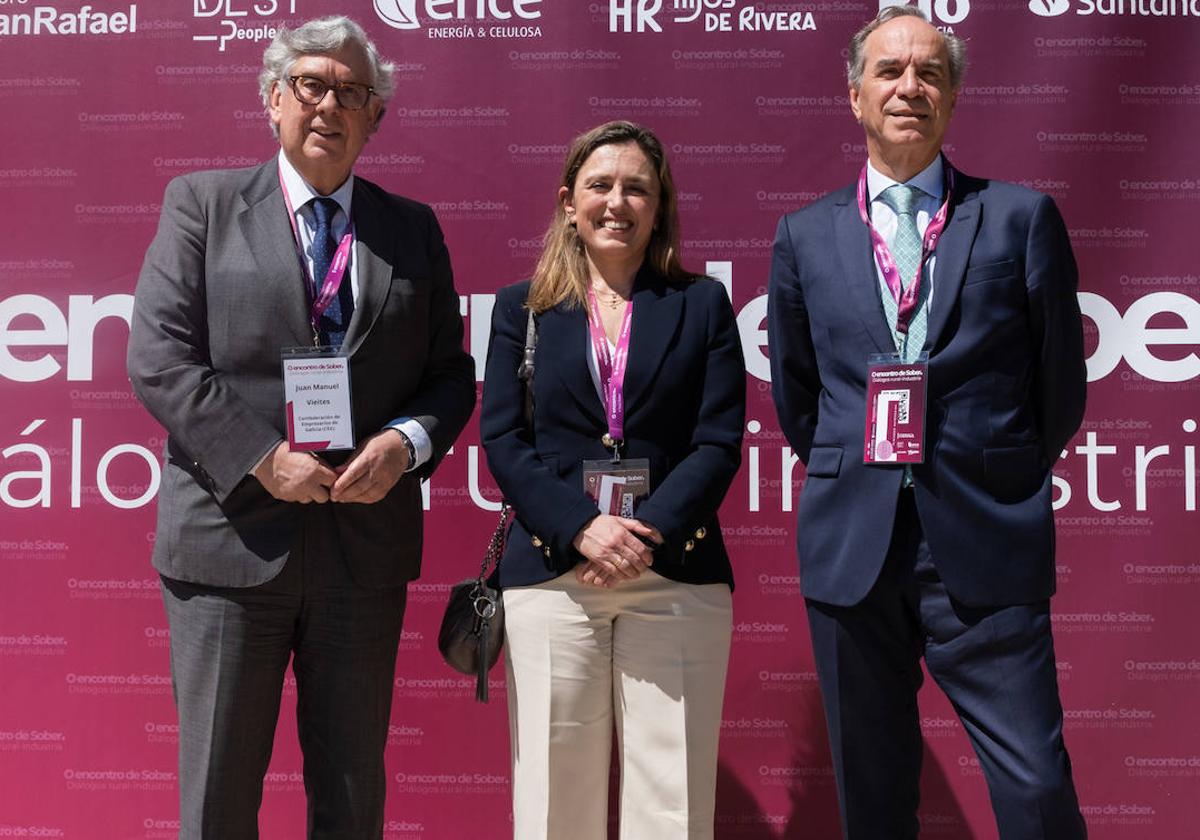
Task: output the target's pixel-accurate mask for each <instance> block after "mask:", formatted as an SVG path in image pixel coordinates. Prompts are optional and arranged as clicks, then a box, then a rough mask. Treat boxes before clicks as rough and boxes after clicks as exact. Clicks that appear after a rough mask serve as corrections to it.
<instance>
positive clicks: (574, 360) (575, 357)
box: [535, 304, 605, 425]
mask: <svg viewBox="0 0 1200 840" xmlns="http://www.w3.org/2000/svg"><path fill="white" fill-rule="evenodd" d="M587 341H588V330H587V313H586V311H585V310H583V309H581V308H574V309H572V308H569V307H567V305H566V304H559V305H558V306H556V307H554V309H551V310H549V311H548V312H545V313H543V314H542V315H540V316H539V317H538V344H537V356H538V358H537V361H536V365H537V371H538V373H540V372H541V371H543V370H553V371H554V372H555V373H556V374H557V376H558V378H559V379H560V380H561V381H562V384H563V387H565V388H566V389H567V391H568V392H569V393H570V394H571V396H573V397H574V398H575V401H576V402H578V403H579V406H580V407H581V408H582V409H583V410H584V411H585V412H586V413H587V415H588V416H589V417H590V418H592V419H594V420H595V421H596V423H598V424H601V425H603V424H604V423H605V420H604V404H603V403H601V402H600V395H599V394H597V393H596V388H595V387H594V385H593V384H592V374H591V372H590V371H589V370H588V363H587ZM543 359H544V360H546V361H545V362H543ZM535 375H536V374H535Z"/></svg>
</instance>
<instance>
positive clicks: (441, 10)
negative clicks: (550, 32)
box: [372, 0, 542, 39]
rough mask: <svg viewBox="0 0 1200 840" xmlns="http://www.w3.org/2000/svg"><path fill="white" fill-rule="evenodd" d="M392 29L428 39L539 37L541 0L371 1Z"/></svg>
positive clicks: (381, 18) (377, 12)
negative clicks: (420, 31) (414, 32)
mask: <svg viewBox="0 0 1200 840" xmlns="http://www.w3.org/2000/svg"><path fill="white" fill-rule="evenodd" d="M372 4H373V6H374V8H375V15H376V17H378V18H379V19H380V20H381V21H383V22H384V23H386V24H387V25H388V26H390V27H392V28H393V29H399V30H402V31H412V30H416V29H421V28H424V29H425V34H426V37H429V38H455V39H465V38H540V37H541V36H542V28H541V25H540V21H541V17H542V9H541V5H542V0H372Z"/></svg>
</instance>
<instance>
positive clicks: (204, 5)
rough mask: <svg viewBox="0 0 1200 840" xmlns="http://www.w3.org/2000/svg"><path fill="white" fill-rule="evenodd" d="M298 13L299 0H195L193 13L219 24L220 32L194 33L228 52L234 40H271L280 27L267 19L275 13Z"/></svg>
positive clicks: (198, 17)
mask: <svg viewBox="0 0 1200 840" xmlns="http://www.w3.org/2000/svg"><path fill="white" fill-rule="evenodd" d="M280 14H286V15H294V14H296V0H285V2H281V0H192V17H193V18H195V19H196V20H203V21H211V22H213V23H215V24H216V27H217V30H218V31H217V33H216V34H209V33H206V34H203V35H193V36H192V40H193V41H206V42H209V43H214V44H216V45H217V51H218V52H225V47H226V45H227V44H228V43H229V42H230V41H251V42H261V41H270V40H271V39H272V38H274V37H275V33H276V32H277V31H278V28H277V27H276V26H275V25H274V24H273V23H269V22H267V19H268V18H271V17H273V16H275V15H280Z"/></svg>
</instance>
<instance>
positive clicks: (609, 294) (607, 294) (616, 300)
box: [592, 286, 625, 309]
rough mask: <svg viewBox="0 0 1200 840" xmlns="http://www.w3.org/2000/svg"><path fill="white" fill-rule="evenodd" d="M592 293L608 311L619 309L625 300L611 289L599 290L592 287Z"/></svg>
mask: <svg viewBox="0 0 1200 840" xmlns="http://www.w3.org/2000/svg"><path fill="white" fill-rule="evenodd" d="M592 291H593V292H595V293H596V297H597V299H599V301H600V302H601V303H603V304H604V305H605V306H607V307H608V308H609V309H620V308H621V305H622V304H623V303H625V298H623V297H621V295H620V294H618V293H617V292H614V291H613V290H612V289H600V288H598V287H596V286H592Z"/></svg>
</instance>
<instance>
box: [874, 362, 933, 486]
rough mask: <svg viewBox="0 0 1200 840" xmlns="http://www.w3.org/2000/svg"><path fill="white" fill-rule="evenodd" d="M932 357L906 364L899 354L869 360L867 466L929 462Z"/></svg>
mask: <svg viewBox="0 0 1200 840" xmlns="http://www.w3.org/2000/svg"><path fill="white" fill-rule="evenodd" d="M928 384H929V353H928V352H925V351H922V352H921V353H920V354H919V355H918V356H917V358H916V359H915V360H913V361H911V362H905V361H903V359H901V357H900V356H899V355H898V354H896V353H879V354H873V355H871V356H869V357H868V358H867V423H866V431H865V434H864V436H863V442H864V445H863V463H864V464H920V463H922V462H923V461H924V460H925V397H926V393H927V392H928Z"/></svg>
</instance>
